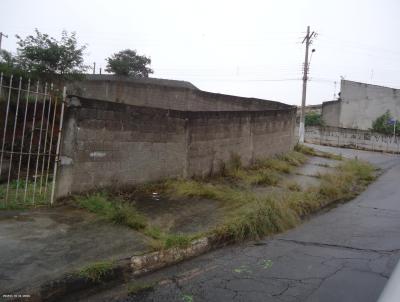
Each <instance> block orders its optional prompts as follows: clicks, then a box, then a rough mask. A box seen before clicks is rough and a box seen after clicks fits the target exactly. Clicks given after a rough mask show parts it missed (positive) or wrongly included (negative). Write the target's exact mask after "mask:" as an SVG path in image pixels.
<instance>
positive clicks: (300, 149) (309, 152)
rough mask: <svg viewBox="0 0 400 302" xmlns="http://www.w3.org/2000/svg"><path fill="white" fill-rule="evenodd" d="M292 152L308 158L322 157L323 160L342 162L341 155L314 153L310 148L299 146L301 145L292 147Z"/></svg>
mask: <svg viewBox="0 0 400 302" xmlns="http://www.w3.org/2000/svg"><path fill="white" fill-rule="evenodd" d="M294 150H295V151H297V152H300V153H303V154H305V155H309V156H319V157H324V158H329V159H334V160H342V159H343V157H342V155H337V154H332V153H329V152H320V151H316V150H314V149H313V148H311V147H308V146H306V145H301V144H297V145H296V146H295V147H294Z"/></svg>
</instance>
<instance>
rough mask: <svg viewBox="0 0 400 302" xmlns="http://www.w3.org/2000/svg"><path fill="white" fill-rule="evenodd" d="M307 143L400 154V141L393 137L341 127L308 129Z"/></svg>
mask: <svg viewBox="0 0 400 302" xmlns="http://www.w3.org/2000/svg"><path fill="white" fill-rule="evenodd" d="M305 141H306V142H307V143H312V144H319V145H328V146H335V147H347V148H354V149H362V150H371V151H383V152H394V153H399V151H400V139H399V137H393V136H392V135H383V134H379V133H374V132H371V131H367V130H360V129H349V128H339V127H307V128H306V132H305Z"/></svg>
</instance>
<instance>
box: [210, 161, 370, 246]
mask: <svg viewBox="0 0 400 302" xmlns="http://www.w3.org/2000/svg"><path fill="white" fill-rule="evenodd" d="M373 179H374V169H373V167H372V166H371V165H370V164H368V163H365V162H362V161H358V160H349V161H345V162H344V163H342V164H341V165H340V166H339V167H338V171H337V172H336V173H334V174H326V175H323V176H322V177H321V180H322V181H321V185H320V186H319V187H311V188H309V189H308V190H306V191H298V190H292V191H289V192H286V193H284V194H282V195H279V196H274V197H267V198H256V199H253V200H243V204H242V205H241V206H240V207H238V208H236V209H235V211H233V212H231V213H230V215H229V216H228V218H227V219H226V221H225V223H224V224H222V225H221V226H219V227H218V228H216V229H215V230H213V231H212V232H211V233H213V234H215V235H216V236H217V237H218V238H221V239H226V238H228V239H231V240H234V241H241V240H244V239H249V238H251V239H257V238H260V237H262V236H264V235H268V234H273V233H278V232H281V231H283V230H286V229H288V228H291V227H293V226H295V225H296V224H297V223H298V222H299V221H300V220H301V219H302V217H304V216H307V215H310V214H312V213H314V212H316V211H318V210H320V209H321V208H323V207H325V206H327V205H329V204H330V203H332V202H337V201H340V200H348V199H350V198H353V197H354V196H355V195H357V194H359V193H360V192H361V191H362V190H363V189H364V188H365V186H366V185H368V184H369V183H370V182H371V181H372V180H373Z"/></svg>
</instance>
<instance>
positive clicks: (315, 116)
mask: <svg viewBox="0 0 400 302" xmlns="http://www.w3.org/2000/svg"><path fill="white" fill-rule="evenodd" d="M304 119H305V120H304V124H305V126H322V120H321V114H319V113H316V112H309V113H307V114H306V116H305V117H304Z"/></svg>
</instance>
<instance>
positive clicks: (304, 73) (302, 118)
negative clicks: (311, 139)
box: [299, 26, 316, 144]
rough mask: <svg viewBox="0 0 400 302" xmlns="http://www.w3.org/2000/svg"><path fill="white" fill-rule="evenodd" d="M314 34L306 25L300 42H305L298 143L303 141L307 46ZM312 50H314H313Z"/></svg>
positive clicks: (307, 64) (307, 67)
mask: <svg viewBox="0 0 400 302" xmlns="http://www.w3.org/2000/svg"><path fill="white" fill-rule="evenodd" d="M315 36H316V33H315V32H312V33H311V34H310V26H307V35H306V36H305V37H304V39H303V42H302V44H303V43H304V42H305V43H306V55H305V59H304V71H303V93H302V96H301V112H300V127H299V143H301V144H302V143H304V121H305V107H306V96H307V80H308V69H309V63H308V48H309V46H310V45H311V43H312V38H313V37H315ZM313 51H314V50H313Z"/></svg>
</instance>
